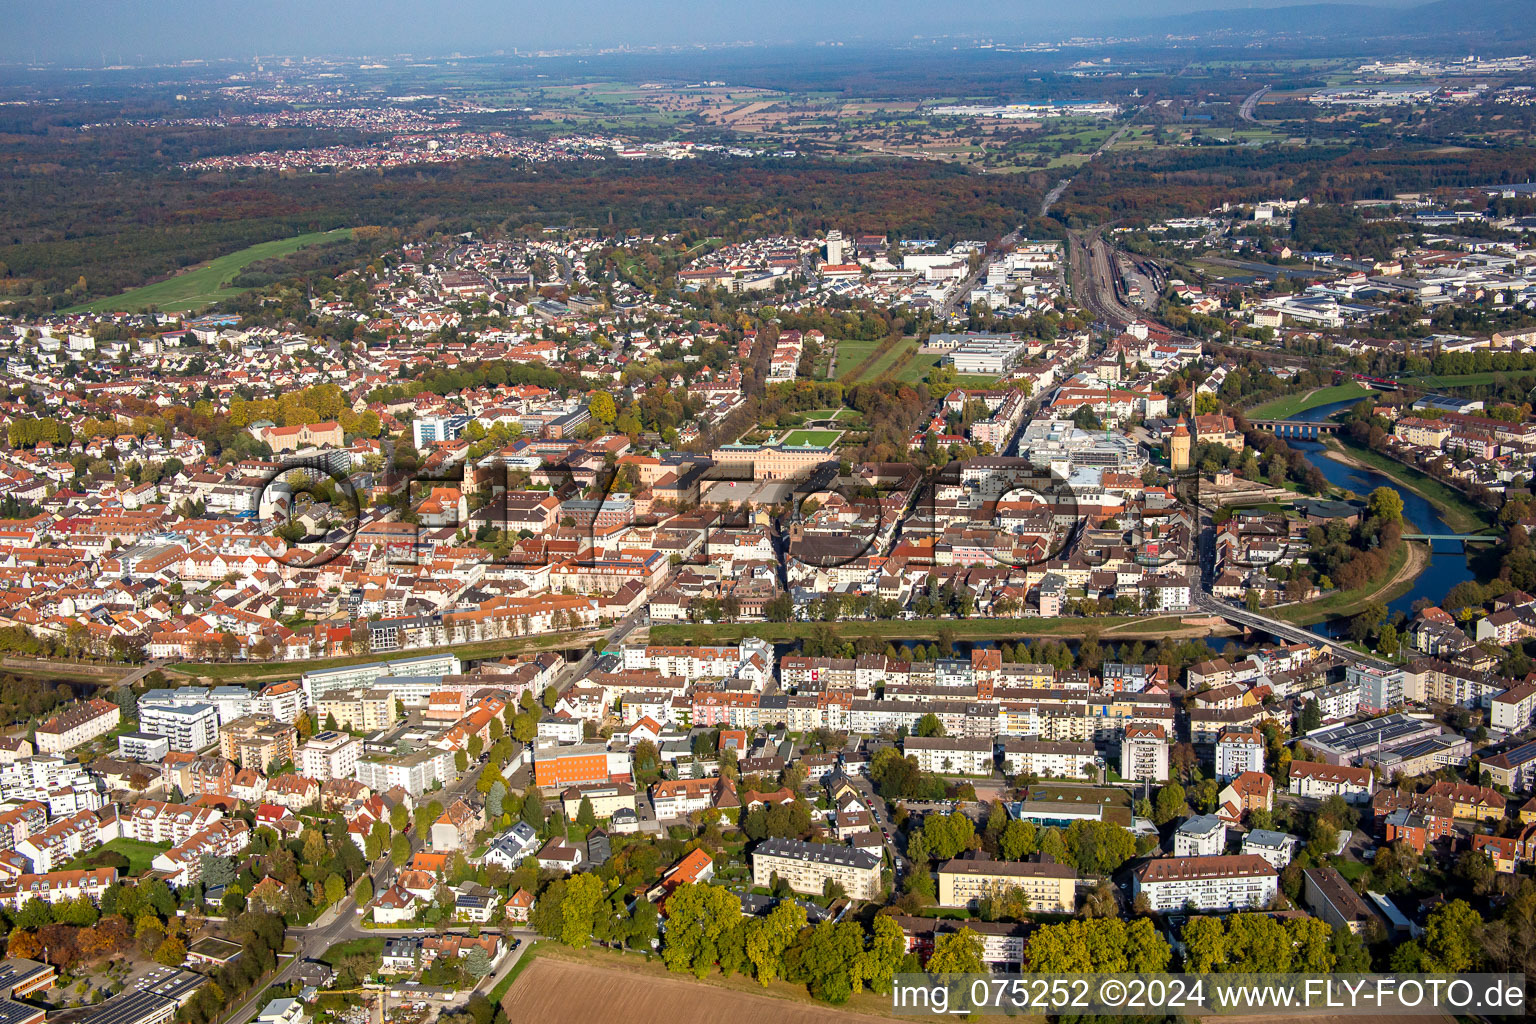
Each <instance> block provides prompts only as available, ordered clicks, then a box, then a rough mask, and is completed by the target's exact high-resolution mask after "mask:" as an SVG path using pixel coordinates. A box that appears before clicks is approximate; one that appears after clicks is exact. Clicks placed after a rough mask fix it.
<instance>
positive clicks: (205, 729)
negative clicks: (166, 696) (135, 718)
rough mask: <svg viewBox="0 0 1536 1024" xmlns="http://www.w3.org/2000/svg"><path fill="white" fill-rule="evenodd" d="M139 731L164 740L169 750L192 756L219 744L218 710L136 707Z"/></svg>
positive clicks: (210, 707) (192, 706) (206, 707)
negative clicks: (137, 709) (169, 746)
mask: <svg viewBox="0 0 1536 1024" xmlns="http://www.w3.org/2000/svg"><path fill="white" fill-rule="evenodd" d="M139 731H140V732H144V733H148V734H150V735H151V736H161V737H164V738H165V740H166V741H167V742H169V743H170V745H171V749H172V750H181V751H185V752H187V753H195V752H197V751H199V750H204V749H206V748H208V747H211V746H213V745H214V744H215V743H217V742H218V741H219V710H218V708H216V707H214V706H213V705H212V704H189V705H186V706H175V707H165V706H163V705H157V704H144V703H143V702H141V703H140V705H139Z"/></svg>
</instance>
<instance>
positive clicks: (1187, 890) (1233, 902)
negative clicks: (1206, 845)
mask: <svg viewBox="0 0 1536 1024" xmlns="http://www.w3.org/2000/svg"><path fill="white" fill-rule="evenodd" d="M1132 885H1133V890H1134V892H1135V896H1136V899H1138V900H1140V899H1141V898H1142V897H1146V900H1147V905H1148V906H1149V907H1150V908H1151V909H1152V911H1153V912H1154V913H1167V912H1168V911H1174V910H1184V909H1186V908H1192V909H1194V910H1258V909H1261V908H1263V907H1267V906H1269V905H1270V903H1272V902H1273V901H1274V899H1275V894H1276V893H1277V892H1279V874H1278V873H1277V872H1276V871H1275V868H1274V866H1273V865H1272V864H1270V863H1269V862H1268V861H1266V860H1265V859H1264V858H1263V857H1257V856H1254V855H1252V854H1236V855H1232V856H1220V857H1159V858H1156V859H1153V860H1150V861H1148V862H1147V863H1145V864H1143V865H1142V866H1141V867H1139V868H1137V869H1136V871H1135V873H1134V874H1133V875H1132Z"/></svg>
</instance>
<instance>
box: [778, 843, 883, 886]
mask: <svg viewBox="0 0 1536 1024" xmlns="http://www.w3.org/2000/svg"><path fill="white" fill-rule="evenodd" d="M775 876H777V877H778V878H781V879H783V880H784V881H785V882H786V883H787V884H788V885H789V887H790V888H791V889H793V890H794V891H795V892H800V893H806V894H809V895H818V896H819V895H820V894H821V893H822V892H824V891H825V890H826V885H827V883H828V882H836V883H837V884H839V885H841V886H842V887H843V891H844V892H846V893H847V894H848V895H849V896H851V897H852V898H854V899H857V900H872V899H874V898H875V897H877V896H879V895H880V855H879V854H878V853H872V852H870V851H868V850H856V849H854V848H853V847H851V846H833V845H829V844H825V843H806V842H801V841H800V840H798V839H764V840H763V841H762V842H760V843H758V844H757V848H756V849H754V850H753V851H752V884H753V885H759V886H763V887H765V888H771V887H772V886H773V880H774V877H775Z"/></svg>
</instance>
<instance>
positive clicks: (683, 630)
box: [650, 615, 1210, 644]
mask: <svg viewBox="0 0 1536 1024" xmlns="http://www.w3.org/2000/svg"><path fill="white" fill-rule="evenodd" d="M1170 618H1171V617H1161V618H1146V617H1143V616H1131V615H1107V616H1101V617H1098V618H1092V619H1087V618H1083V619H1075V618H1059V619H911V620H907V619H889V620H887V619H881V620H877V621H873V622H868V621H854V622H740V623H732V622H714V623H682V622H679V623H663V624H661V625H655V626H652V627H651V633H650V636H651V643H653V644H674V643H712V642H718V641H726V640H736V639H739V638H740V637H742V636H755V637H761V638H762V639H764V640H769V641H786V640H798V639H801V638H803V637H807V636H810V635H811V634H812V633H814V632H815V631H816V630H818V629H821V628H822V627H824V626H825V627H828V628H830V629H831V630H832V632H833V633H835V634H837V635H838V636H840V637H844V638H847V639H853V638H856V637H888V638H890V639H891V640H893V641H902V640H925V641H926V640H933V639H935V638H937V637H938V635H939V630H940V629H943V628H945V627H948V628H949V629H950V630H951V631H952V632H953V633H954V636H955V639H956V640H996V639H1001V640H1010V639H1014V638H1017V637H1025V636H1081V635H1082V634H1083V633H1084V632H1085V631H1086V630H1088V629H1089V628H1097V629H1099V630H1100V631H1106V630H1109V629H1112V628H1114V627H1119V628H1114V635H1115V636H1116V637H1117V638H1118V639H1128V638H1131V637H1134V636H1137V635H1139V634H1141V633H1144V632H1146V630H1145V629H1144V628H1139V627H1143V626H1151V627H1152V631H1151V632H1150V633H1147V635H1149V636H1168V635H1171V634H1173V633H1176V632H1178V631H1179V629H1180V624H1179V623H1178V622H1176V621H1175V622H1172V623H1170V622H1169V619H1170ZM1201 632H1202V634H1204V633H1209V632H1210V630H1209V628H1208V627H1202V628H1201Z"/></svg>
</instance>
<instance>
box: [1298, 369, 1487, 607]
mask: <svg viewBox="0 0 1536 1024" xmlns="http://www.w3.org/2000/svg"><path fill="white" fill-rule="evenodd" d="M1358 401H1359V399H1350V400H1348V401H1344V402H1334V403H1332V404H1330V405H1320V406H1318V407H1317V408H1316V409H1308V410H1307V411H1306V412H1303V413H1297V414H1296V415H1295V416H1292V417H1290V418H1291V419H1293V420H1305V421H1307V422H1321V421H1324V420H1327V419H1329V418H1330V417H1332V416H1333V415H1334V414H1335V413H1338V412H1341V411H1343V410H1345V409H1348V408H1350V407H1351V406H1353V405H1354V404H1355V403H1356V402H1358ZM1286 443H1287V444H1289V445H1290V446H1291V447H1292V448H1295V449H1296V450H1297V451H1299V452H1301V453H1302V455H1303V456H1304V457H1305V458H1306V460H1307V461H1308V462H1310V463H1311V464H1312V465H1314V466H1316V467H1317V468H1318V470H1319V471H1320V472H1321V473H1322V474H1323V476H1324V477H1326V478H1327V480H1328V482H1329V483H1331V484H1333V485H1334V486H1335V487H1343V488H1346V489H1348V490H1351V491H1354V492H1355V493H1356V494H1357V495H1359V496H1360V497H1362V498H1363V497H1365V496H1366V495H1368V494H1370V493H1371V492H1372V491H1374V490H1375V489H1376V488H1378V487H1390V488H1391V489H1392V490H1394V491H1396V492H1397V493H1398V494H1400V495H1402V498H1403V519H1404V521H1405V523H1406V524H1407V525H1408V526H1409V527H1410V529H1408V530H1406V531H1405V532H1409V533H1441V534H1445V533H1457V532H1458V531H1457V530H1454V529H1452V528H1451V527H1450V526H1448V525H1447V524H1446V522H1445V520H1444V519H1442V518H1441V517H1440V513H1439V512H1438V511H1436V509H1435V506H1433V505H1431V504H1430V503H1429V502H1428V501H1425V500H1424V499H1423V498H1421V497H1419V496H1418V495H1417V494H1415V493H1413V492H1412V491H1410V490H1406V489H1404V488H1402V487H1399V486H1398V485H1397V484H1396V483H1394V482H1393V481H1392V479H1391V478H1390V477H1387V476H1384V475H1383V474H1381V473H1378V472H1376V471H1375V470H1373V469H1360V468H1358V467H1355V466H1348V465H1345V464H1344V463H1342V462H1338V461H1336V460H1334V459H1331V458H1329V457H1328V449H1327V448H1325V447H1324V446H1323V445H1322V444H1320V443H1319V442H1316V441H1299V440H1295V439H1291V438H1287V440H1286ZM1429 544H1430V547H1431V549H1432V550H1431V554H1430V560H1429V565H1428V566H1426V567H1425V569H1424V571H1423V572H1422V573H1420V574H1419V576H1418V578H1417V579H1416V580H1414V583H1413V587H1412V588H1411V589H1410V590H1409V591H1408V592H1407V593H1405V594H1403V595H1402V596H1400V597H1397V598H1395V599H1394V600H1392V601H1390V602H1388V604H1387V614H1388V615H1389V616H1390V615H1392V614H1394V613H1396V612H1399V611H1401V612H1402V613H1403V614H1405V615H1411V614H1412V612H1411V611H1410V610H1409V609H1410V608H1411V606H1412V605H1413V603H1414V602H1415V601H1417V600H1418V599H1419V598H1421V597H1427V598H1429V599H1430V600H1431V601H1433V602H1435V603H1436V604H1439V603H1440V601H1441V600H1442V599H1443V598H1444V597H1445V595H1446V592H1447V591H1449V590H1450V589H1451V588H1452V587H1454V586H1455V585H1456V584H1458V583H1461V582H1462V581H1464V580H1469V579H1472V578H1473V576H1472V569H1471V567H1470V566H1469V565H1468V564H1467V556H1466V552H1465V551H1464V550H1463V549H1464V547H1465V545H1463V544H1462V543H1461V542H1460V541H1443V540H1437V541H1430V542H1429ZM1346 625H1347V620H1338V621H1336V622H1334V623H1318V624H1317V625H1315V626H1312V627H1311V628H1312V630H1313V631H1314V632H1317V633H1323V632H1325V631H1327V630H1329V629H1330V628H1331V630H1332V632H1334V633H1338V632H1341V631H1342V630H1343V629H1344V627H1345V626H1346Z"/></svg>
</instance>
